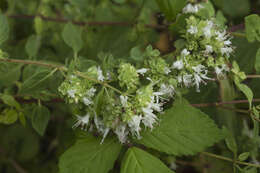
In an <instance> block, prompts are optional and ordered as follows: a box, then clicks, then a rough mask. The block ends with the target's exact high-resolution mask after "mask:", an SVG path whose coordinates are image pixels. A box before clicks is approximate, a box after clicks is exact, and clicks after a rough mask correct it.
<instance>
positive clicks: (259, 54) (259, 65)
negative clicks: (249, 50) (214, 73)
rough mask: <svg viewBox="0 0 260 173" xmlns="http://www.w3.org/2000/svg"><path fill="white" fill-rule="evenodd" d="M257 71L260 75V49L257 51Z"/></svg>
mask: <svg viewBox="0 0 260 173" xmlns="http://www.w3.org/2000/svg"><path fill="white" fill-rule="evenodd" d="M255 70H256V72H257V73H260V48H259V49H258V50H257V53H256V59H255Z"/></svg>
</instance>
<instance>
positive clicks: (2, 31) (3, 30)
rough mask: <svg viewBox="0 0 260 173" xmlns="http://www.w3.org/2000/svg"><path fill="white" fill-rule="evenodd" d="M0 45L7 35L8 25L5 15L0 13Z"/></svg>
mask: <svg viewBox="0 0 260 173" xmlns="http://www.w3.org/2000/svg"><path fill="white" fill-rule="evenodd" d="M0 26H1V27H0V45H1V44H3V43H4V42H5V41H6V40H7V39H8V36H9V25H8V21H7V18H6V17H5V15H3V14H0Z"/></svg>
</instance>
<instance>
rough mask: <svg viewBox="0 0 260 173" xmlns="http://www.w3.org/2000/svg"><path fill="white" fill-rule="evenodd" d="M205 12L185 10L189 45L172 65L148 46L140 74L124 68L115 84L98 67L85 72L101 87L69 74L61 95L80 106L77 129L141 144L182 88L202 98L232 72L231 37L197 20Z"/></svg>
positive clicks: (194, 7) (197, 7) (117, 72)
mask: <svg viewBox="0 0 260 173" xmlns="http://www.w3.org/2000/svg"><path fill="white" fill-rule="evenodd" d="M201 8H203V6H202V5H198V4H197V5H192V4H188V5H187V6H186V7H184V9H183V13H185V14H190V16H189V17H188V18H187V19H186V29H185V30H184V31H183V34H182V39H181V40H182V41H183V43H184V44H183V46H182V47H181V48H179V49H177V50H176V51H177V52H179V53H178V55H177V56H176V57H175V59H174V58H172V60H171V62H168V61H166V60H165V59H164V58H162V57H161V56H160V52H159V51H158V50H153V49H152V47H151V46H148V47H147V48H146V51H145V53H144V55H145V56H144V60H143V63H142V66H141V68H137V66H135V65H133V64H131V63H129V62H121V63H119V64H118V65H117V66H116V67H114V69H112V70H110V72H109V73H110V74H113V73H114V74H113V76H116V77H115V78H114V79H111V78H109V77H106V75H104V72H103V71H102V69H101V67H99V66H98V67H97V66H92V67H90V68H89V69H88V70H87V71H86V72H84V74H85V75H87V76H89V77H91V78H93V79H95V80H96V81H97V82H95V80H93V81H90V80H87V79H84V78H82V77H78V76H76V75H73V74H70V75H69V76H68V77H67V79H66V80H65V81H64V82H63V83H62V84H61V86H60V87H59V91H60V92H61V94H62V95H63V96H64V97H65V98H66V100H67V101H68V102H69V103H72V104H74V105H77V106H78V111H77V112H78V114H80V115H76V117H77V121H76V123H75V124H74V126H73V127H81V128H82V129H83V130H88V131H93V130H96V131H97V132H99V133H101V134H102V135H103V139H102V142H103V140H104V139H105V137H106V136H107V135H108V133H109V132H110V131H111V132H113V133H115V134H116V135H117V137H118V139H119V141H120V142H121V143H125V142H127V141H128V140H129V136H133V137H136V138H137V139H140V138H141V135H140V132H141V131H142V130H143V129H146V128H148V129H153V128H154V126H155V125H157V124H158V123H159V118H158V114H160V113H162V112H163V109H164V105H165V104H166V103H169V101H170V100H172V99H173V97H174V95H176V93H177V92H178V90H179V89H180V88H183V87H184V88H189V87H195V88H196V90H197V91H198V92H199V91H200V85H201V84H206V83H207V81H209V80H212V79H213V77H214V76H215V75H216V76H217V77H224V76H225V75H226V73H227V72H229V71H230V70H231V69H230V67H229V66H228V65H227V64H228V63H229V57H230V55H231V53H232V52H233V47H232V44H231V41H230V39H231V37H230V36H229V34H228V33H227V32H226V31H225V30H224V29H222V28H220V27H219V26H218V25H217V24H216V22H215V19H214V18H212V19H210V20H204V19H201V18H200V17H198V16H196V13H197V12H198V11H199V10H200V9H201ZM138 67H140V64H138ZM106 74H107V73H106ZM102 82H105V83H112V84H113V86H116V87H119V90H121V91H122V93H121V94H119V93H118V92H115V91H114V90H112V89H111V88H107V87H105V86H102ZM81 115H83V116H81Z"/></svg>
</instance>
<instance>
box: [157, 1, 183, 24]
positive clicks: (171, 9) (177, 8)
mask: <svg viewBox="0 0 260 173" xmlns="http://www.w3.org/2000/svg"><path fill="white" fill-rule="evenodd" d="M156 2H157V4H158V6H159V8H160V10H161V11H162V12H163V13H164V14H165V17H166V18H167V20H169V21H172V20H174V19H175V18H176V16H177V14H178V13H180V12H181V11H182V9H183V7H184V6H185V4H186V2H187V0H156Z"/></svg>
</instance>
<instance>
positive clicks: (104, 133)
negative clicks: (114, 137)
mask: <svg viewBox="0 0 260 173" xmlns="http://www.w3.org/2000/svg"><path fill="white" fill-rule="evenodd" d="M109 130H110V129H109V128H105V130H104V131H103V137H102V140H101V142H100V144H102V143H103V142H104V140H105V138H106V137H107V134H108V132H109Z"/></svg>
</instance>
